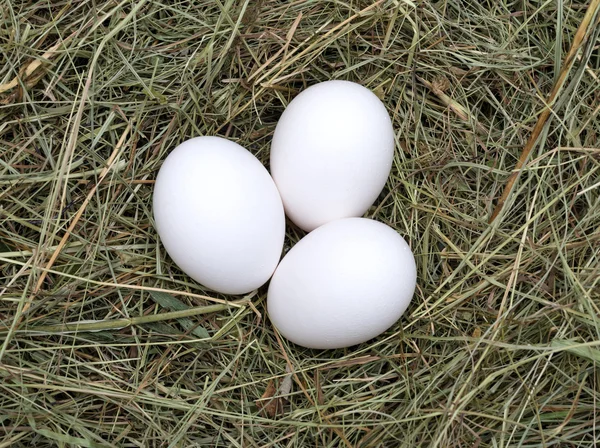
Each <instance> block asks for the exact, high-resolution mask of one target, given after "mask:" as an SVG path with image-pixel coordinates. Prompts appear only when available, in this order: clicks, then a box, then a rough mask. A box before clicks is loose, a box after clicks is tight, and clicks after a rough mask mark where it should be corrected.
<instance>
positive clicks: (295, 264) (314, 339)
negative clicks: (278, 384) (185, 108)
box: [267, 218, 417, 349]
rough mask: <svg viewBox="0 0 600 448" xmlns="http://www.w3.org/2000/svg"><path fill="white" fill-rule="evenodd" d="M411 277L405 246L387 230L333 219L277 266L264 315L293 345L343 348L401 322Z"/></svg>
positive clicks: (412, 262)
mask: <svg viewBox="0 0 600 448" xmlns="http://www.w3.org/2000/svg"><path fill="white" fill-rule="evenodd" d="M416 277H417V272H416V266H415V260H414V257H413V254H412V252H411V250H410V247H409V246H408V244H406V242H405V241H404V239H403V238H402V237H401V236H400V235H399V234H398V233H397V232H396V231H395V230H394V229H392V228H391V227H389V226H387V225H385V224H382V223H380V222H377V221H373V220H370V219H365V218H346V219H340V220H338V221H333V222H330V223H328V224H325V225H323V226H321V227H319V228H317V229H316V230H314V231H312V232H311V233H309V234H308V235H307V236H305V237H304V238H303V239H302V240H300V242H298V243H297V244H296V245H295V246H294V247H293V248H292V249H291V250H290V251H289V252H288V254H287V255H286V256H285V257H284V258H283V260H281V263H280V264H279V266H278V267H277V270H276V271H275V274H274V275H273V278H272V279H271V283H270V286H269V292H268V296H267V308H268V313H269V317H270V319H271V322H272V323H273V324H274V325H275V327H277V329H278V330H279V332H280V333H281V334H282V335H283V336H285V337H286V338H288V339H289V340H290V341H292V342H295V343H296V344H299V345H303V346H305V347H310V348H319V349H328V348H340V347H348V346H350V345H354V344H358V343H361V342H365V341H367V340H369V339H371V338H374V337H375V336H377V335H379V334H381V333H382V332H384V331H385V330H387V329H388V328H389V327H391V326H392V325H393V324H394V323H395V322H396V321H397V320H398V319H399V318H400V316H401V315H402V314H403V313H404V311H405V310H406V308H407V307H408V305H409V304H410V301H411V299H412V297H413V294H414V290H415V286H416Z"/></svg>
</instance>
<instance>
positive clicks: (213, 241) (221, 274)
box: [153, 137, 285, 294]
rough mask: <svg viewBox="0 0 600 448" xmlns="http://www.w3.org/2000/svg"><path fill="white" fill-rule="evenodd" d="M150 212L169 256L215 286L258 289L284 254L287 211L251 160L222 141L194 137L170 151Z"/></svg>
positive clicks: (263, 172)
mask: <svg viewBox="0 0 600 448" xmlns="http://www.w3.org/2000/svg"><path fill="white" fill-rule="evenodd" d="M153 211H154V220H155V223H156V229H157V231H158V234H159V236H160V239H161V241H162V243H163V245H164V247H165V249H166V251H167V253H168V254H169V256H170V257H171V258H172V259H173V261H174V262H175V263H176V264H177V265H178V266H179V267H180V268H181V270H182V271H184V272H185V273H186V274H188V275H189V276H190V277H192V278H193V279H194V280H196V281H198V282H199V283H201V284H203V285H204V286H207V287H208V288H210V289H213V290H215V291H218V292H222V293H225V294H243V293H247V292H249V291H252V290H254V289H256V288H258V287H260V286H261V285H263V284H264V283H265V282H267V280H269V278H270V277H271V275H272V274H273V271H274V270H275V267H276V266H277V263H278V262H279V259H280V257H281V252H282V248H283V239H284V236H285V215H284V211H283V205H282V202H281V198H280V196H279V193H278V191H277V188H276V186H275V184H274V182H273V179H272V178H271V176H270V175H269V173H268V171H267V170H266V169H265V167H264V166H263V165H262V164H261V163H260V161H259V160H258V159H257V158H256V157H254V156H253V155H252V154H251V153H250V152H248V151H247V150H246V149H244V148H243V147H241V146H240V145H238V144H237V143H234V142H232V141H229V140H226V139H224V138H220V137H197V138H193V139H190V140H187V141H185V142H184V143H182V144H180V145H179V146H177V147H176V148H175V149H174V150H173V151H172V152H171V153H170V154H169V155H168V157H167V158H166V159H165V161H164V163H163V165H162V167H161V168H160V171H159V173H158V176H157V178H156V183H155V186H154V196H153Z"/></svg>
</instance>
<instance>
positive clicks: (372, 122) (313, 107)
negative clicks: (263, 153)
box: [270, 81, 394, 231]
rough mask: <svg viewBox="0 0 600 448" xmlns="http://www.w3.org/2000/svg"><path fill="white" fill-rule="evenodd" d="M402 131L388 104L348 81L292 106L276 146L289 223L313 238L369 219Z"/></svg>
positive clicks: (276, 170) (274, 166)
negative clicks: (343, 222) (325, 229)
mask: <svg viewBox="0 0 600 448" xmlns="http://www.w3.org/2000/svg"><path fill="white" fill-rule="evenodd" d="M393 154H394V131H393V128H392V122H391V120H390V117H389V115H388V113H387V110H386V108H385V106H384V105H383V103H382V102H381V101H380V100H379V98H377V96H376V95H375V94H374V93H373V92H371V91H370V90H369V89H367V88H365V87H362V86H361V85H359V84H356V83H353V82H348V81H327V82H322V83H320V84H315V85H313V86H311V87H309V88H308V89H306V90H305V91H303V92H302V93H300V94H299V95H298V96H297V97H296V98H294V99H293V100H292V102H290V104H289V105H288V107H287V108H286V109H285V111H284V113H283V115H282V116H281V118H280V120H279V122H278V123H277V127H276V128H275V134H274V136H273V142H272V144H271V161H270V165H271V174H272V175H273V179H275V183H276V184H277V188H278V189H279V193H280V194H281V199H282V200H283V205H284V207H285V211H286V214H287V215H288V217H289V218H290V219H291V220H292V221H293V222H294V223H295V224H296V225H298V226H299V227H301V228H302V229H304V230H307V231H311V230H313V229H315V228H317V227H318V226H320V225H323V224H325V223H327V222H330V221H333V220H335V219H339V218H347V217H351V216H362V215H363V214H364V213H365V212H366V211H367V210H368V208H369V207H370V206H371V205H372V204H373V202H374V201H375V200H376V199H377V196H378V195H379V193H381V190H382V189H383V187H384V185H385V183H386V181H387V178H388V175H389V173H390V169H391V167H392V159H393Z"/></svg>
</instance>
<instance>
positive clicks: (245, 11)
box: [0, 0, 600, 448]
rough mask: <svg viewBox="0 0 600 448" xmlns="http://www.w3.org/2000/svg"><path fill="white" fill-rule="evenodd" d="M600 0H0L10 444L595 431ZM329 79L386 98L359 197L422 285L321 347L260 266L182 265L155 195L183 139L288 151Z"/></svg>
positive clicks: (404, 441) (2, 424) (339, 441)
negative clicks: (378, 189)
mask: <svg viewBox="0 0 600 448" xmlns="http://www.w3.org/2000/svg"><path fill="white" fill-rule="evenodd" d="M598 3H599V2H598V0H591V1H570V0H552V1H546V2H541V1H533V0H529V1H527V0H525V1H520V0H517V1H512V2H507V1H491V0H490V1H485V0H483V1H470V0H469V1H467V0H463V1H461V0H439V1H436V2H432V1H421V0H379V1H376V2H371V1H365V0H335V1H334V0H331V1H327V0H324V1H304V0H296V1H270V0H263V1H257V0H247V1H242V0H198V1H183V0H176V1H166V0H136V1H131V0H124V1H120V2H119V1H106V0H96V1H93V2H92V1H80V0H57V1H53V2H36V1H33V0H22V1H21V0H19V1H12V0H0V21H1V24H0V447H249V448H255V447H282V448H283V447H394V448H396V447H416V446H423V447H429V446H431V447H440V448H445V447H498V448H500V447H517V446H518V447H542V446H556V447H591V446H594V445H595V444H598V443H600V427H599V426H600V417H599V416H600V412H599V410H598V407H599V406H600V371H599V370H598V363H600V342H599V340H600V314H599V313H600V310H599V307H600V249H599V248H600V143H599V141H598V140H599V139H598V137H599V135H600V119H599V112H600V93H599V92H600V79H599V77H600V53H599V51H600V50H599V44H600V43H599V40H598V30H599V29H600V26H599V25H598V20H599V19H600V15H599V14H598V13H597V10H598ZM331 79H345V80H351V81H355V82H359V83H360V84H362V85H364V86H366V87H368V88H370V89H372V90H373V91H374V92H376V94H377V95H378V96H379V97H380V98H381V99H382V101H383V102H384V103H385V105H386V107H387V108H388V110H389V113H390V116H391V117H392V120H393V124H394V128H395V131H396V153H395V157H394V164H393V168H392V173H391V175H390V177H389V180H388V183H387V185H386V187H385V190H384V191H383V192H382V194H381V196H380V198H379V199H378V200H377V202H376V204H375V205H374V206H373V207H372V208H371V209H370V210H369V212H368V213H367V215H366V216H368V217H370V218H373V219H376V220H378V221H381V222H384V223H386V224H388V225H390V226H392V227H394V228H395V229H397V231H398V232H399V233H400V234H401V235H402V236H404V237H405V238H406V240H407V241H408V242H409V243H410V245H411V247H412V249H413V251H414V254H415V257H416V262H417V268H418V287H417V291H416V293H415V297H414V300H413V303H412V304H411V306H410V308H409V310H408V311H407V312H406V313H405V315H404V316H403V318H402V319H401V320H400V321H399V322H398V323H397V324H396V325H394V326H393V327H392V328H391V329H390V330H388V331H387V332H386V333H384V334H383V335H381V336H380V337H378V338H376V339H374V340H371V341H369V342H368V343H365V344H361V345H359V346H355V347H351V348H348V349H343V350H333V351H318V350H309V349H303V348H301V347H298V346H295V345H293V344H291V343H288V342H287V341H286V340H285V339H282V338H280V337H279V336H278V335H277V334H276V333H275V331H274V329H273V327H272V326H271V324H270V322H269V319H268V316H267V315H266V307H265V301H266V287H263V288H261V289H259V290H258V291H257V292H256V293H254V294H252V295H250V296H247V297H235V298H232V297H226V296H222V295H219V294H216V293H213V292H211V291H208V290H205V289H203V288H202V287H201V286H200V285H198V284H196V283H194V282H193V281H191V280H190V279H189V278H188V277H187V276H186V275H184V274H183V273H182V272H181V271H180V270H179V269H178V268H177V266H175V265H174V264H173V262H172V261H171V260H170V259H169V257H168V256H167V255H166V254H165V251H164V249H163V247H162V246H161V244H160V242H159V240H158V238H157V234H156V230H155V229H154V226H153V219H152V209H151V197H152V187H153V181H154V179H155V177H156V174H157V171H158V169H159V168H160V166H161V162H162V161H163V160H164V158H165V157H166V155H167V154H168V153H169V152H170V151H171V150H172V149H173V148H174V147H175V146H176V145H177V144H179V143H180V142H182V141H183V140H185V139H188V138H190V137H194V136H199V135H220V136H224V137H227V138H229V139H232V140H233V141H235V142H237V143H239V144H241V145H242V146H244V147H246V148H247V149H248V150H250V151H251V152H252V153H253V154H255V155H256V156H257V157H258V158H259V159H260V160H261V161H262V162H263V163H264V164H265V165H266V166H268V160H269V146H270V140H271V137H272V135H273V131H274V129H275V125H276V123H277V119H278V117H279V116H280V115H281V113H282V111H283V110H284V108H285V106H286V105H287V104H288V103H289V102H290V101H291V100H292V98H294V96H295V95H296V94H298V93H299V92H300V91H302V90H303V89H304V88H306V87H307V86H309V85H312V84H314V83H317V82H320V81H326V80H331ZM547 106H551V111H550V110H549V109H547ZM545 110H546V112H545ZM548 112H550V113H548ZM528 148H531V151H530V152H529V154H525V155H527V157H526V158H523V157H521V156H522V155H523V150H524V149H525V150H527V149H528ZM520 157H521V161H522V162H524V163H522V167H520V168H519V169H518V170H517V171H515V167H519V165H518V160H519V158H520ZM512 173H518V176H515V175H513V176H512V177H511V174H512ZM513 181H514V182H513ZM504 192H505V194H504V198H505V202H504V205H503V206H502V207H498V208H497V210H496V211H497V212H499V213H498V215H497V217H496V218H495V219H493V220H491V219H490V218H491V217H492V216H494V209H495V208H496V206H497V204H498V203H499V200H500V202H501V197H502V195H503V193H504ZM242 225H243V223H242ZM303 235H304V234H303V232H302V231H300V230H298V229H297V228H295V227H294V226H292V225H288V233H287V239H286V250H287V249H289V247H291V246H292V245H293V244H294V243H295V242H297V241H298V240H299V239H300V238H301V237H302V236H303ZM234 299H235V300H237V301H235V302H233V300H234ZM82 321H83V323H81V322H82ZM77 322H79V324H77V325H73V324H74V323H77Z"/></svg>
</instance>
